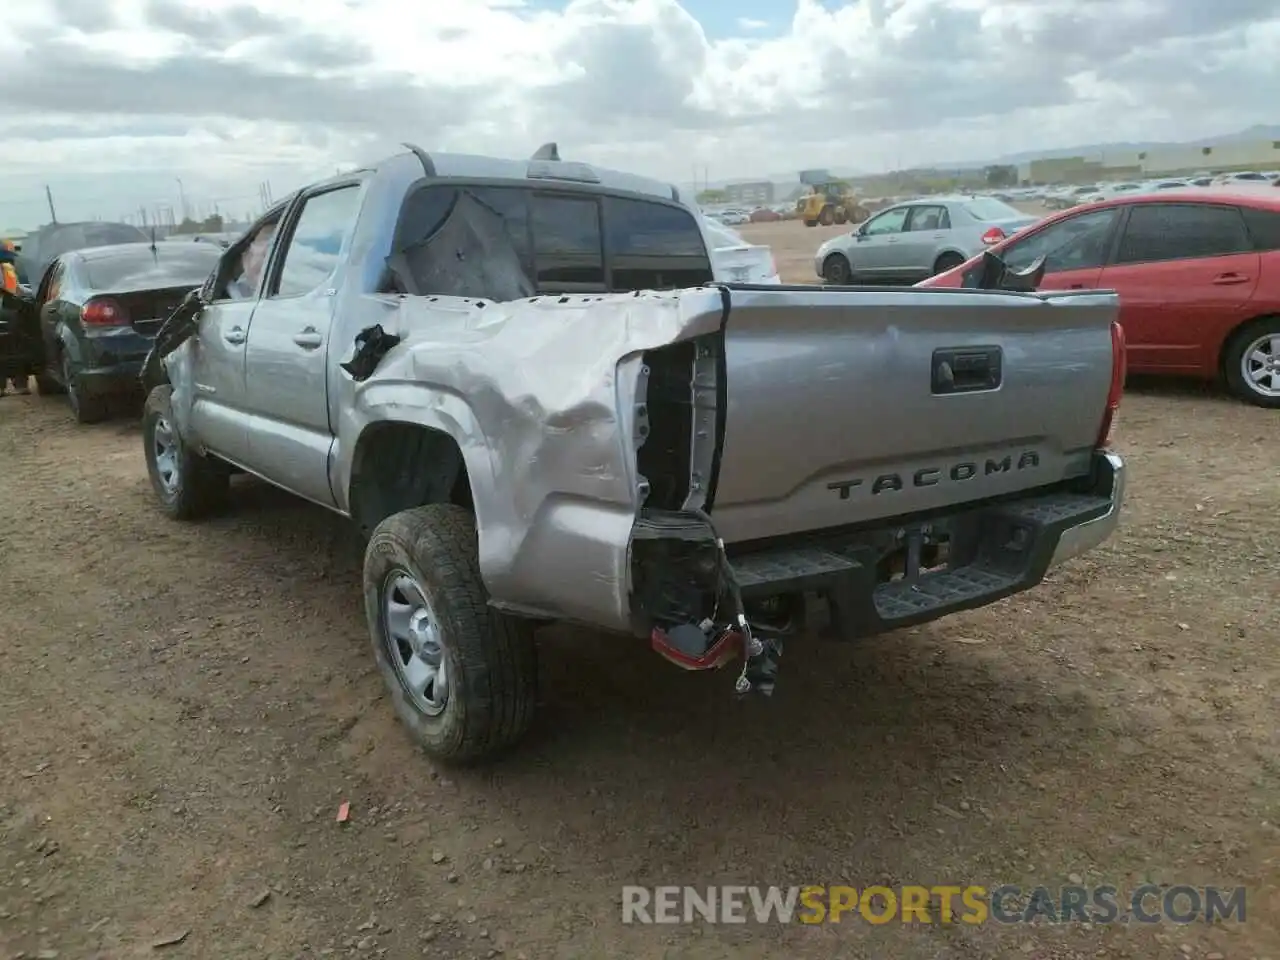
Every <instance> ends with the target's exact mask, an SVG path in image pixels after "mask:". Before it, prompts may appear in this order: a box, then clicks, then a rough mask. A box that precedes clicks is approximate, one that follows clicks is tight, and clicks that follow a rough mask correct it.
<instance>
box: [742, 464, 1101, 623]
mask: <svg viewBox="0 0 1280 960" xmlns="http://www.w3.org/2000/svg"><path fill="white" fill-rule="evenodd" d="M1123 496H1124V463H1123V461H1122V460H1121V459H1120V458H1119V457H1118V456H1116V455H1115V454H1112V453H1100V454H1099V455H1098V457H1097V458H1096V459H1095V463H1094V470H1093V475H1092V477H1091V480H1090V483H1089V484H1088V489H1086V490H1083V491H1081V492H1060V493H1051V494H1044V495H1040V496H1033V497H1029V498H1027V499H1025V500H1016V501H1012V502H1007V503H1001V504H996V505H994V506H987V507H981V508H978V509H974V510H969V511H961V512H957V514H955V515H953V516H949V517H946V518H943V519H941V520H932V521H930V522H928V523H919V524H906V525H897V526H886V527H883V528H877V529H875V530H872V531H862V532H859V533H856V534H851V535H849V536H847V537H845V538H842V539H837V538H832V537H830V536H829V535H828V536H825V537H821V538H815V539H814V540H813V541H810V542H801V543H791V544H789V545H787V546H785V547H778V548H767V547H766V548H764V549H758V550H754V551H752V552H750V553H746V554H742V555H740V556H736V557H732V563H733V569H734V573H735V576H736V577H737V580H738V583H739V586H740V588H741V590H742V594H743V596H744V597H745V598H747V599H758V598H764V597H769V596H776V595H779V594H784V593H795V592H800V591H804V592H816V593H820V594H824V595H825V596H826V597H827V599H828V601H829V602H830V605H831V616H832V625H833V626H834V627H835V628H836V630H837V631H838V632H839V633H840V634H841V635H842V636H845V637H855V636H868V635H872V634H876V633H883V632H885V631H887V630H896V629H900V628H902V627H909V626H914V625H916V624H920V623H924V622H927V621H929V620H935V619H937V618H938V617H942V616H946V615H947V614H950V613H956V612H958V611H961V610H969V609H972V608H974V607H979V606H983V605H985V604H988V603H991V602H993V601H995V600H999V599H1001V598H1002V597H1007V596H1010V595H1012V594H1015V593H1019V592H1021V591H1023V590H1027V589H1030V588H1031V587H1034V586H1035V585H1036V584H1038V583H1039V582H1040V581H1041V580H1043V579H1044V575H1045V573H1046V572H1047V571H1048V570H1049V568H1050V567H1052V566H1054V565H1055V564H1058V563H1061V562H1063V561H1064V560H1067V559H1070V558H1071V557H1074V556H1078V555H1079V554H1081V553H1084V552H1086V551H1088V550H1091V549H1093V548H1094V547H1096V546H1097V545H1098V544H1100V543H1102V542H1103V541H1104V540H1106V539H1107V538H1108V537H1109V536H1110V535H1111V534H1112V533H1113V532H1114V530H1115V529H1116V526H1117V525H1118V521H1119V511H1120V506H1121V502H1122V500H1123ZM925 536H931V537H934V538H939V537H941V538H945V540H946V542H947V544H948V549H949V551H950V558H949V559H950V563H949V565H948V566H947V567H946V568H945V569H940V570H937V571H932V572H919V573H916V574H915V575H906V576H903V577H902V578H901V579H896V580H890V581H887V582H882V577H881V575H880V572H879V571H878V567H879V566H880V560H881V558H882V557H883V556H884V554H885V553H886V551H887V550H893V549H895V548H896V547H899V546H903V547H905V548H906V549H907V550H908V551H910V550H911V549H912V546H911V544H912V541H913V539H915V541H916V543H917V544H919V542H920V538H921V537H925ZM917 550H918V547H917Z"/></svg>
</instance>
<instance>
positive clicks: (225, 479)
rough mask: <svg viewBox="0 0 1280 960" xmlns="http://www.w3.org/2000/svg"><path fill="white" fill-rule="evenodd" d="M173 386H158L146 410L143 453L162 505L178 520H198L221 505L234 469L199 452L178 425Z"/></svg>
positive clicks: (148, 399) (143, 427)
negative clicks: (174, 416) (173, 400)
mask: <svg viewBox="0 0 1280 960" xmlns="http://www.w3.org/2000/svg"><path fill="white" fill-rule="evenodd" d="M172 389H173V388H172V387H170V386H168V385H167V384H166V385H165V386H162V387H156V388H155V389H154V390H152V391H151V393H150V394H148V395H147V402H146V406H145V407H144V408H143V412H142V443H143V456H144V457H145V458H146V461H147V474H148V475H149V476H150V477H151V488H152V489H153V490H154V491H155V493H156V498H157V499H158V500H159V501H160V508H161V509H162V510H164V512H165V513H167V514H168V515H169V516H170V517H172V518H173V519H174V520H196V519H199V518H200V517H203V516H206V515H207V514H210V513H214V512H216V511H217V510H219V509H221V508H222V507H223V506H224V505H225V504H226V502H227V495H228V493H229V492H230V489H231V471H230V470H229V469H228V468H227V467H226V465H225V464H223V463H222V462H221V461H218V460H212V459H210V458H209V457H205V456H201V455H200V454H199V453H196V452H195V451H194V450H192V449H191V448H190V447H188V446H187V444H186V443H185V442H184V441H183V439H182V436H181V435H180V434H179V433H178V430H177V428H176V427H175V426H174V419H173V402H172V399H171V396H170V394H171V392H172Z"/></svg>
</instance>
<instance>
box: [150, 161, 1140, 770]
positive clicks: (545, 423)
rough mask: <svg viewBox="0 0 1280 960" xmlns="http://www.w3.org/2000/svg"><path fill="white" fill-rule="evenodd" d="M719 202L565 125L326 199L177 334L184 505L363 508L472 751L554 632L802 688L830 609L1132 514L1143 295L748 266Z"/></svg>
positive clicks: (407, 699) (926, 591)
mask: <svg viewBox="0 0 1280 960" xmlns="http://www.w3.org/2000/svg"><path fill="white" fill-rule="evenodd" d="M700 224H701V218H700V217H698V216H697V215H696V210H695V209H694V208H692V207H691V206H689V205H687V204H685V203H682V202H681V200H680V198H679V195H678V193H677V191H676V190H675V189H674V188H672V187H669V186H666V185H663V184H659V183H655V182H653V181H649V180H645V179H642V178H639V177H634V176H629V175H626V174H621V173H613V172H607V171H602V170H599V169H595V168H592V167H589V166H587V165H585V164H580V163H572V162H564V161H561V160H560V159H559V156H558V153H557V151H556V150H555V148H554V146H552V145H548V147H546V148H543V150H541V151H539V152H538V154H536V155H535V156H534V158H533V159H532V160H530V161H502V160H494V159H489V158H479V157H466V156H455V155H438V156H434V157H433V156H429V155H427V154H426V153H424V152H423V151H421V150H419V149H416V148H413V149H411V150H410V151H409V152H408V153H405V154H402V155H399V156H395V157H392V158H390V159H388V160H386V161H384V162H383V163H381V164H379V165H378V166H376V167H375V168H372V169H368V170H361V171H357V172H354V173H351V174H348V175H344V176H341V177H338V178H335V179H334V180H331V181H328V182H325V183H322V184H318V185H316V186H314V187H311V188H308V189H305V190H302V191H300V192H299V193H298V194H296V195H295V196H293V197H290V198H289V199H288V200H287V201H285V202H284V203H282V204H281V205H280V206H278V207H277V208H275V209H273V210H271V211H269V212H268V213H267V214H266V215H265V216H264V217H263V219H262V220H261V221H260V222H259V223H258V224H257V225H255V227H254V228H253V229H251V230H250V232H249V233H248V234H246V236H245V237H244V238H243V239H242V240H241V241H239V242H238V243H236V244H234V245H233V246H232V247H231V248H230V249H228V251H227V252H226V254H225V255H224V257H223V260H222V262H221V265H220V267H219V269H218V270H217V271H216V272H215V274H214V275H213V276H212V277H210V279H209V281H208V282H207V283H206V284H205V286H204V287H203V288H202V289H201V290H200V291H198V292H197V293H195V294H193V295H192V296H191V297H189V298H188V301H187V302H186V303H184V305H183V307H181V308H179V310H178V311H177V312H176V313H175V314H174V315H173V316H172V317H171V318H170V320H169V321H168V323H167V324H166V326H165V328H164V329H163V330H162V331H161V333H160V334H159V335H158V337H157V342H156V350H155V353H154V354H153V358H152V361H151V362H150V363H149V364H148V374H147V375H148V376H150V377H152V382H153V384H156V385H155V388H154V389H153V390H152V392H151V395H150V397H149V399H148V403H147V413H146V418H145V421H144V444H145V455H146V458H147V465H148V468H149V471H150V475H151V478H152V483H153V486H154V488H155V491H156V494H157V496H158V498H159V501H160V503H161V504H162V505H163V507H164V508H165V510H166V512H167V513H169V514H170V515H171V516H173V517H175V518H179V519H194V518H196V517H198V516H200V515H203V514H205V513H208V512H209V511H211V510H214V509H216V508H218V507H219V506H221V505H222V503H223V502H224V500H225V498H226V496H227V493H228V489H229V477H230V475H231V474H232V473H235V472H242V471H243V472H248V473H253V474H257V475H258V476H260V477H262V478H264V479H266V480H268V481H270V482H272V483H274V484H276V485H278V486H280V487H283V488H285V489H286V490H289V491H291V492H293V493H295V494H297V495H299V496H302V497H305V498H306V499H308V500H311V501H314V502H315V503H318V504H320V505H322V506H324V507H327V508H329V509H330V510H334V511H336V512H338V513H340V514H342V515H344V516H347V517H349V518H351V519H352V520H354V521H355V523H356V524H358V526H359V527H360V529H361V530H362V531H363V532H364V533H365V535H366V537H367V538H368V540H367V549H366V555H365V564H364V593H365V604H366V613H367V617H368V622H369V629H370V633H371V639H372V642H373V648H374V652H375V656H376V658H377V662H378V665H379V668H380V670H381V671H382V673H383V675H384V678H385V679H386V682H387V684H388V688H389V690H390V691H391V694H392V699H393V702H394V704H395V707H396V710H397V712H398V713H399V715H400V717H401V718H402V719H403V720H404V722H405V723H406V724H407V726H408V727H409V728H410V730H411V731H412V732H413V734H414V735H415V737H416V738H417V740H418V741H419V742H420V743H421V744H422V746H423V747H424V748H425V749H426V750H427V751H428V753H430V754H431V755H433V756H435V757H437V758H440V759H443V760H452V761H464V760H472V759H476V758H479V757H482V756H485V755H487V754H489V753H492V752H493V751H495V750H497V749H499V748H502V747H504V746H506V745H508V744H510V743H512V742H514V741H515V740H517V739H518V738H519V737H520V736H521V735H522V734H523V733H524V731H525V730H526V728H527V727H528V724H529V722H530V719H531V715H532V710H533V703H534V688H535V645H534V639H533V631H534V629H535V627H536V626H537V625H538V624H539V623H542V622H546V621H549V620H573V621H578V622H582V623H586V624H591V625H595V626H598V627H602V628H607V629H608V630H611V631H618V632H622V633H630V634H633V635H637V636H640V637H644V638H647V639H649V640H650V641H651V642H652V644H653V646H654V647H655V649H657V650H658V651H659V652H660V653H662V654H663V655H665V656H666V657H667V658H668V659H670V660H672V661H674V662H675V663H677V664H678V665H680V666H683V667H685V668H689V669H701V668H709V667H714V666H719V665H722V664H723V663H725V662H727V661H728V660H729V659H732V658H738V659H739V660H740V662H741V671H740V673H739V676H738V680H737V689H738V691H739V692H740V693H746V692H748V691H753V690H754V691H758V692H763V693H769V692H771V691H772V689H773V685H774V683H775V680H776V673H777V667H778V658H779V656H780V654H781V650H782V641H783V638H784V637H786V636H788V635H789V634H794V633H797V632H798V631H799V630H800V629H801V628H802V627H804V626H805V623H806V620H805V612H806V610H808V609H810V608H811V607H812V604H811V603H810V602H807V601H812V600H814V599H815V598H816V599H820V600H825V601H826V605H827V609H828V611H829V616H828V620H829V625H830V628H831V630H832V632H834V633H835V634H836V635H838V636H840V637H844V638H853V637H857V636H865V635H868V634H873V633H876V632H880V631H885V630H890V629H894V628H897V627H903V626H907V625H911V624H918V623H921V622H924V621H927V620H931V619H935V618H937V617H940V616H943V615H945V614H948V613H952V612H955V611H958V610H964V609H969V608H972V607H976V606H980V605H982V604H986V603H990V602H992V601H994V600H996V599H999V598H1001V597H1005V596H1008V595H1010V594H1013V593H1016V592H1018V591H1020V590H1025V589H1027V588H1029V587H1032V586H1034V585H1035V584H1037V583H1038V582H1039V581H1040V580H1041V579H1042V578H1043V576H1044V574H1045V571H1046V570H1047V569H1048V568H1049V567H1050V566H1051V565H1053V564H1055V563H1058V562H1061V561H1062V560H1065V559H1067V558H1069V557H1072V556H1075V555H1077V554H1079V553H1081V552H1083V551H1085V550H1088V549H1090V548H1092V547H1093V546H1095V545H1097V544H1098V543H1100V542H1101V541H1103V540H1104V539H1106V538H1107V537H1108V536H1109V535H1110V533H1111V532H1112V531H1113V530H1114V528H1115V526H1116V523H1117V515H1118V511H1119V509H1120V503H1121V497H1122V492H1123V486H1124V471H1123V465H1122V462H1121V460H1120V458H1119V457H1117V456H1116V455H1115V454H1114V453H1111V452H1109V451H1108V450H1107V438H1108V433H1109V430H1110V424H1111V420H1112V417H1113V414H1114V412H1115V409H1116V407H1117V405H1118V403H1119V399H1120V390H1121V386H1122V384H1123V371H1124V345H1123V339H1122V337H1121V336H1120V333H1119V327H1118V325H1117V324H1116V322H1115V320H1116V312H1117V303H1116V299H1115V297H1114V295H1112V294H1108V293H1098V292H1087V293H1079V294H1046V295H1039V294H1035V293H1031V292H1014V291H1012V290H1009V289H999V290H963V291H953V290H942V289H939V290H925V289H898V288H894V289H878V288H871V287H867V288H858V287H844V288H837V287H788V286H769V287H750V286H734V285H728V284H715V283H713V282H712V280H713V277H712V272H711V265H710V260H709V257H708V250H707V242H706V238H705V236H704V235H703V232H702V227H701V225H700ZM995 266H996V267H998V266H999V265H998V263H997V264H995Z"/></svg>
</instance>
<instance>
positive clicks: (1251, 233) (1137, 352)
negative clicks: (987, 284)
mask: <svg viewBox="0 0 1280 960" xmlns="http://www.w3.org/2000/svg"><path fill="white" fill-rule="evenodd" d="M990 249H991V251H992V252H993V253H995V254H997V255H998V256H999V257H1000V258H1001V259H1002V260H1003V261H1004V262H1005V263H1006V264H1008V265H1009V267H1011V268H1013V269H1027V268H1029V267H1031V266H1033V265H1034V264H1035V263H1036V261H1038V260H1039V259H1040V258H1045V275H1044V278H1043V280H1042V281H1041V283H1040V285H1039V286H1040V289H1042V290H1067V291H1071V290H1112V291H1116V292H1117V293H1118V294H1119V296H1120V324H1121V326H1122V327H1123V328H1124V332H1125V339H1126V342H1127V345H1128V364H1129V370H1130V371H1132V372H1134V373H1155V374H1173V375H1179V376H1189V377H1197V378H1202V379H1214V378H1219V377H1220V378H1222V379H1224V380H1225V381H1226V383H1227V385H1228V386H1229V388H1230V389H1231V391H1232V392H1233V393H1234V394H1235V395H1236V396H1238V397H1240V398H1241V399H1243V400H1245V401H1247V402H1249V403H1252V404H1256V405H1258V406H1262V407H1273V408H1280V191H1275V192H1274V193H1272V192H1270V191H1261V190H1254V189H1249V188H1248V187H1234V188H1233V187H1221V188H1211V189H1196V188H1183V189H1181V190H1173V189H1170V190H1161V191H1157V192H1154V193H1130V194H1127V195H1121V196H1116V197H1113V198H1111V199H1109V200H1105V201H1102V202H1100V203H1095V204H1090V205H1087V206H1083V207H1077V208H1074V209H1071V210H1069V211H1064V212H1062V213H1059V214H1056V215H1054V216H1052V217H1049V218H1047V219H1046V220H1044V221H1042V222H1040V223H1038V224H1036V225H1035V226H1033V227H1030V228H1028V229H1026V230H1024V231H1022V232H1021V233H1018V234H1017V235H1015V236H1012V237H1010V238H1007V239H1003V240H1001V241H999V242H997V243H995V244H993V245H992V246H991V248H990ZM980 272H981V261H980V258H973V259H970V260H969V261H967V262H966V263H963V264H960V265H957V266H955V267H953V268H951V269H948V270H946V271H942V272H941V273H939V274H938V275H937V276H934V277H932V278H929V279H927V280H925V281H923V282H922V284H921V285H922V286H932V287H972V286H973V285H975V284H976V283H977V279H978V276H979V274H980Z"/></svg>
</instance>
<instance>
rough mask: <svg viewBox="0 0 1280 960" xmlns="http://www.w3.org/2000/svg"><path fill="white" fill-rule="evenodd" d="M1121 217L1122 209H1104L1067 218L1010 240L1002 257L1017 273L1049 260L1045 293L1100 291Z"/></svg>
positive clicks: (1001, 254) (1046, 262)
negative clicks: (1104, 266)
mask: <svg viewBox="0 0 1280 960" xmlns="http://www.w3.org/2000/svg"><path fill="white" fill-rule="evenodd" d="M1120 214H1121V208H1119V207H1104V208H1103V209H1101V210H1090V211H1086V212H1084V213H1078V214H1075V215H1074V216H1069V217H1065V218H1063V219H1062V220H1058V221H1056V222H1054V223H1051V224H1049V225H1047V226H1044V227H1041V228H1040V229H1038V230H1032V231H1028V232H1027V233H1026V234H1024V235H1022V236H1020V237H1018V238H1017V239H1014V240H1012V241H1010V242H1009V243H1007V244H1005V245H1004V246H1003V247H1001V248H1000V251H999V255H1000V257H1001V259H1003V260H1004V262H1005V263H1006V264H1008V265H1009V266H1010V267H1011V268H1013V269H1014V270H1025V269H1027V268H1028V267H1030V266H1031V265H1032V264H1033V263H1035V262H1036V260H1038V259H1040V257H1045V258H1046V260H1045V274H1044V281H1043V282H1042V283H1041V284H1040V289H1041V290H1094V289H1097V288H1098V284H1099V280H1100V278H1101V276H1102V265H1103V264H1104V263H1105V262H1106V259H1107V252H1108V250H1109V248H1110V245H1111V242H1112V238H1113V236H1114V235H1115V230H1116V227H1117V225H1118V224H1119V221H1120ZM1104 286H1105V284H1104Z"/></svg>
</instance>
